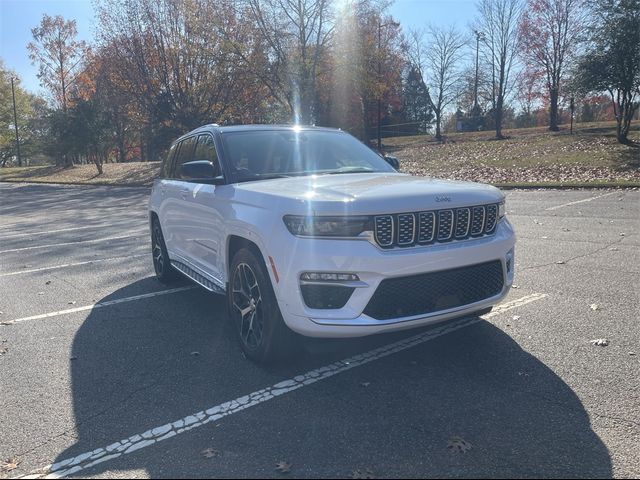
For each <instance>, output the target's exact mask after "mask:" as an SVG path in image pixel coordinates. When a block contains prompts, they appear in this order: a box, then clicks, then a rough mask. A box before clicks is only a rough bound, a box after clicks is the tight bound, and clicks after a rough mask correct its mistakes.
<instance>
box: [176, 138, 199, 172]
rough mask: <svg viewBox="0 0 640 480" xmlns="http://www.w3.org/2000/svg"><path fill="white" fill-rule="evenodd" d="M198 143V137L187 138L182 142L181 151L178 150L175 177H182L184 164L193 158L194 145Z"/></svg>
mask: <svg viewBox="0 0 640 480" xmlns="http://www.w3.org/2000/svg"><path fill="white" fill-rule="evenodd" d="M195 143H196V137H191V138H187V139H186V140H183V141H182V142H180V151H179V152H178V158H177V160H176V161H175V164H176V167H175V174H174V177H175V178H182V173H181V170H182V164H183V163H187V162H190V161H192V160H193V147H194V146H195Z"/></svg>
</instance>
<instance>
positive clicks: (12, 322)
mask: <svg viewBox="0 0 640 480" xmlns="http://www.w3.org/2000/svg"><path fill="white" fill-rule="evenodd" d="M14 323H15V322H14V321H13V320H8V321H6V322H0V325H1V326H3V327H8V326H9V325H13V324H14Z"/></svg>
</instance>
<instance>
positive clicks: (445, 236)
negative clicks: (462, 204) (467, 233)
mask: <svg viewBox="0 0 640 480" xmlns="http://www.w3.org/2000/svg"><path fill="white" fill-rule="evenodd" d="M453 227H454V225H453V210H440V211H439V212H438V241H439V242H446V241H447V240H450V239H451V237H452V236H453V230H454V228H453Z"/></svg>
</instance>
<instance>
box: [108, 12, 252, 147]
mask: <svg viewBox="0 0 640 480" xmlns="http://www.w3.org/2000/svg"><path fill="white" fill-rule="evenodd" d="M98 15H99V24H100V30H99V36H98V43H99V46H100V47H102V48H104V49H107V50H108V51H109V56H110V58H111V59H112V61H114V62H116V63H117V64H118V65H119V69H120V74H121V77H122V80H121V86H122V87H123V88H124V89H125V90H126V91H127V92H128V93H129V95H130V96H131V98H134V99H136V100H137V102H138V103H139V110H140V111H141V112H143V116H144V119H143V121H142V122H141V124H142V131H141V136H142V139H143V141H142V142H141V143H142V144H143V145H144V149H145V154H144V156H145V157H146V158H149V159H157V158H158V156H159V154H160V152H161V151H162V150H163V149H164V148H166V147H167V146H168V144H169V143H170V141H171V140H172V139H173V138H175V137H176V136H177V135H178V134H180V133H183V132H184V131H187V130H190V129H192V128H195V127H197V126H199V125H203V124H206V123H212V122H218V123H224V122H226V121H230V120H232V119H235V118H238V117H240V116H241V115H242V113H243V112H242V108H243V107H244V106H245V105H246V104H247V103H248V101H247V99H249V100H250V99H251V97H252V96H255V97H256V98H258V99H261V98H264V96H262V93H263V91H262V88H261V86H260V85H259V84H258V82H257V81H256V79H255V77H254V76H253V75H251V74H250V73H249V72H248V69H247V67H246V63H243V62H240V60H239V58H238V55H237V48H236V46H237V45H243V46H244V49H245V50H244V54H245V56H246V57H247V58H254V57H253V55H252V52H251V51H247V48H251V47H252V46H254V45H259V43H256V42H252V41H251V38H247V36H246V29H244V28H243V25H242V24H241V23H240V20H239V18H238V17H237V15H236V9H235V3H234V2H233V1H231V0H221V1H219V2H210V1H206V0H159V1H156V0H127V1H126V2H122V1H119V0H105V1H104V2H101V3H100V4H99V6H98ZM258 60H260V59H258ZM249 103H250V102H249Z"/></svg>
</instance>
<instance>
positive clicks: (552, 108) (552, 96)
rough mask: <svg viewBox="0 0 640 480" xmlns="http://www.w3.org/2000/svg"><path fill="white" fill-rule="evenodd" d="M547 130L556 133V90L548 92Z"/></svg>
mask: <svg viewBox="0 0 640 480" xmlns="http://www.w3.org/2000/svg"><path fill="white" fill-rule="evenodd" d="M549 100H550V103H549V130H551V131H552V132H557V131H558V130H560V128H559V127H558V89H557V88H551V89H550V90H549Z"/></svg>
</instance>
